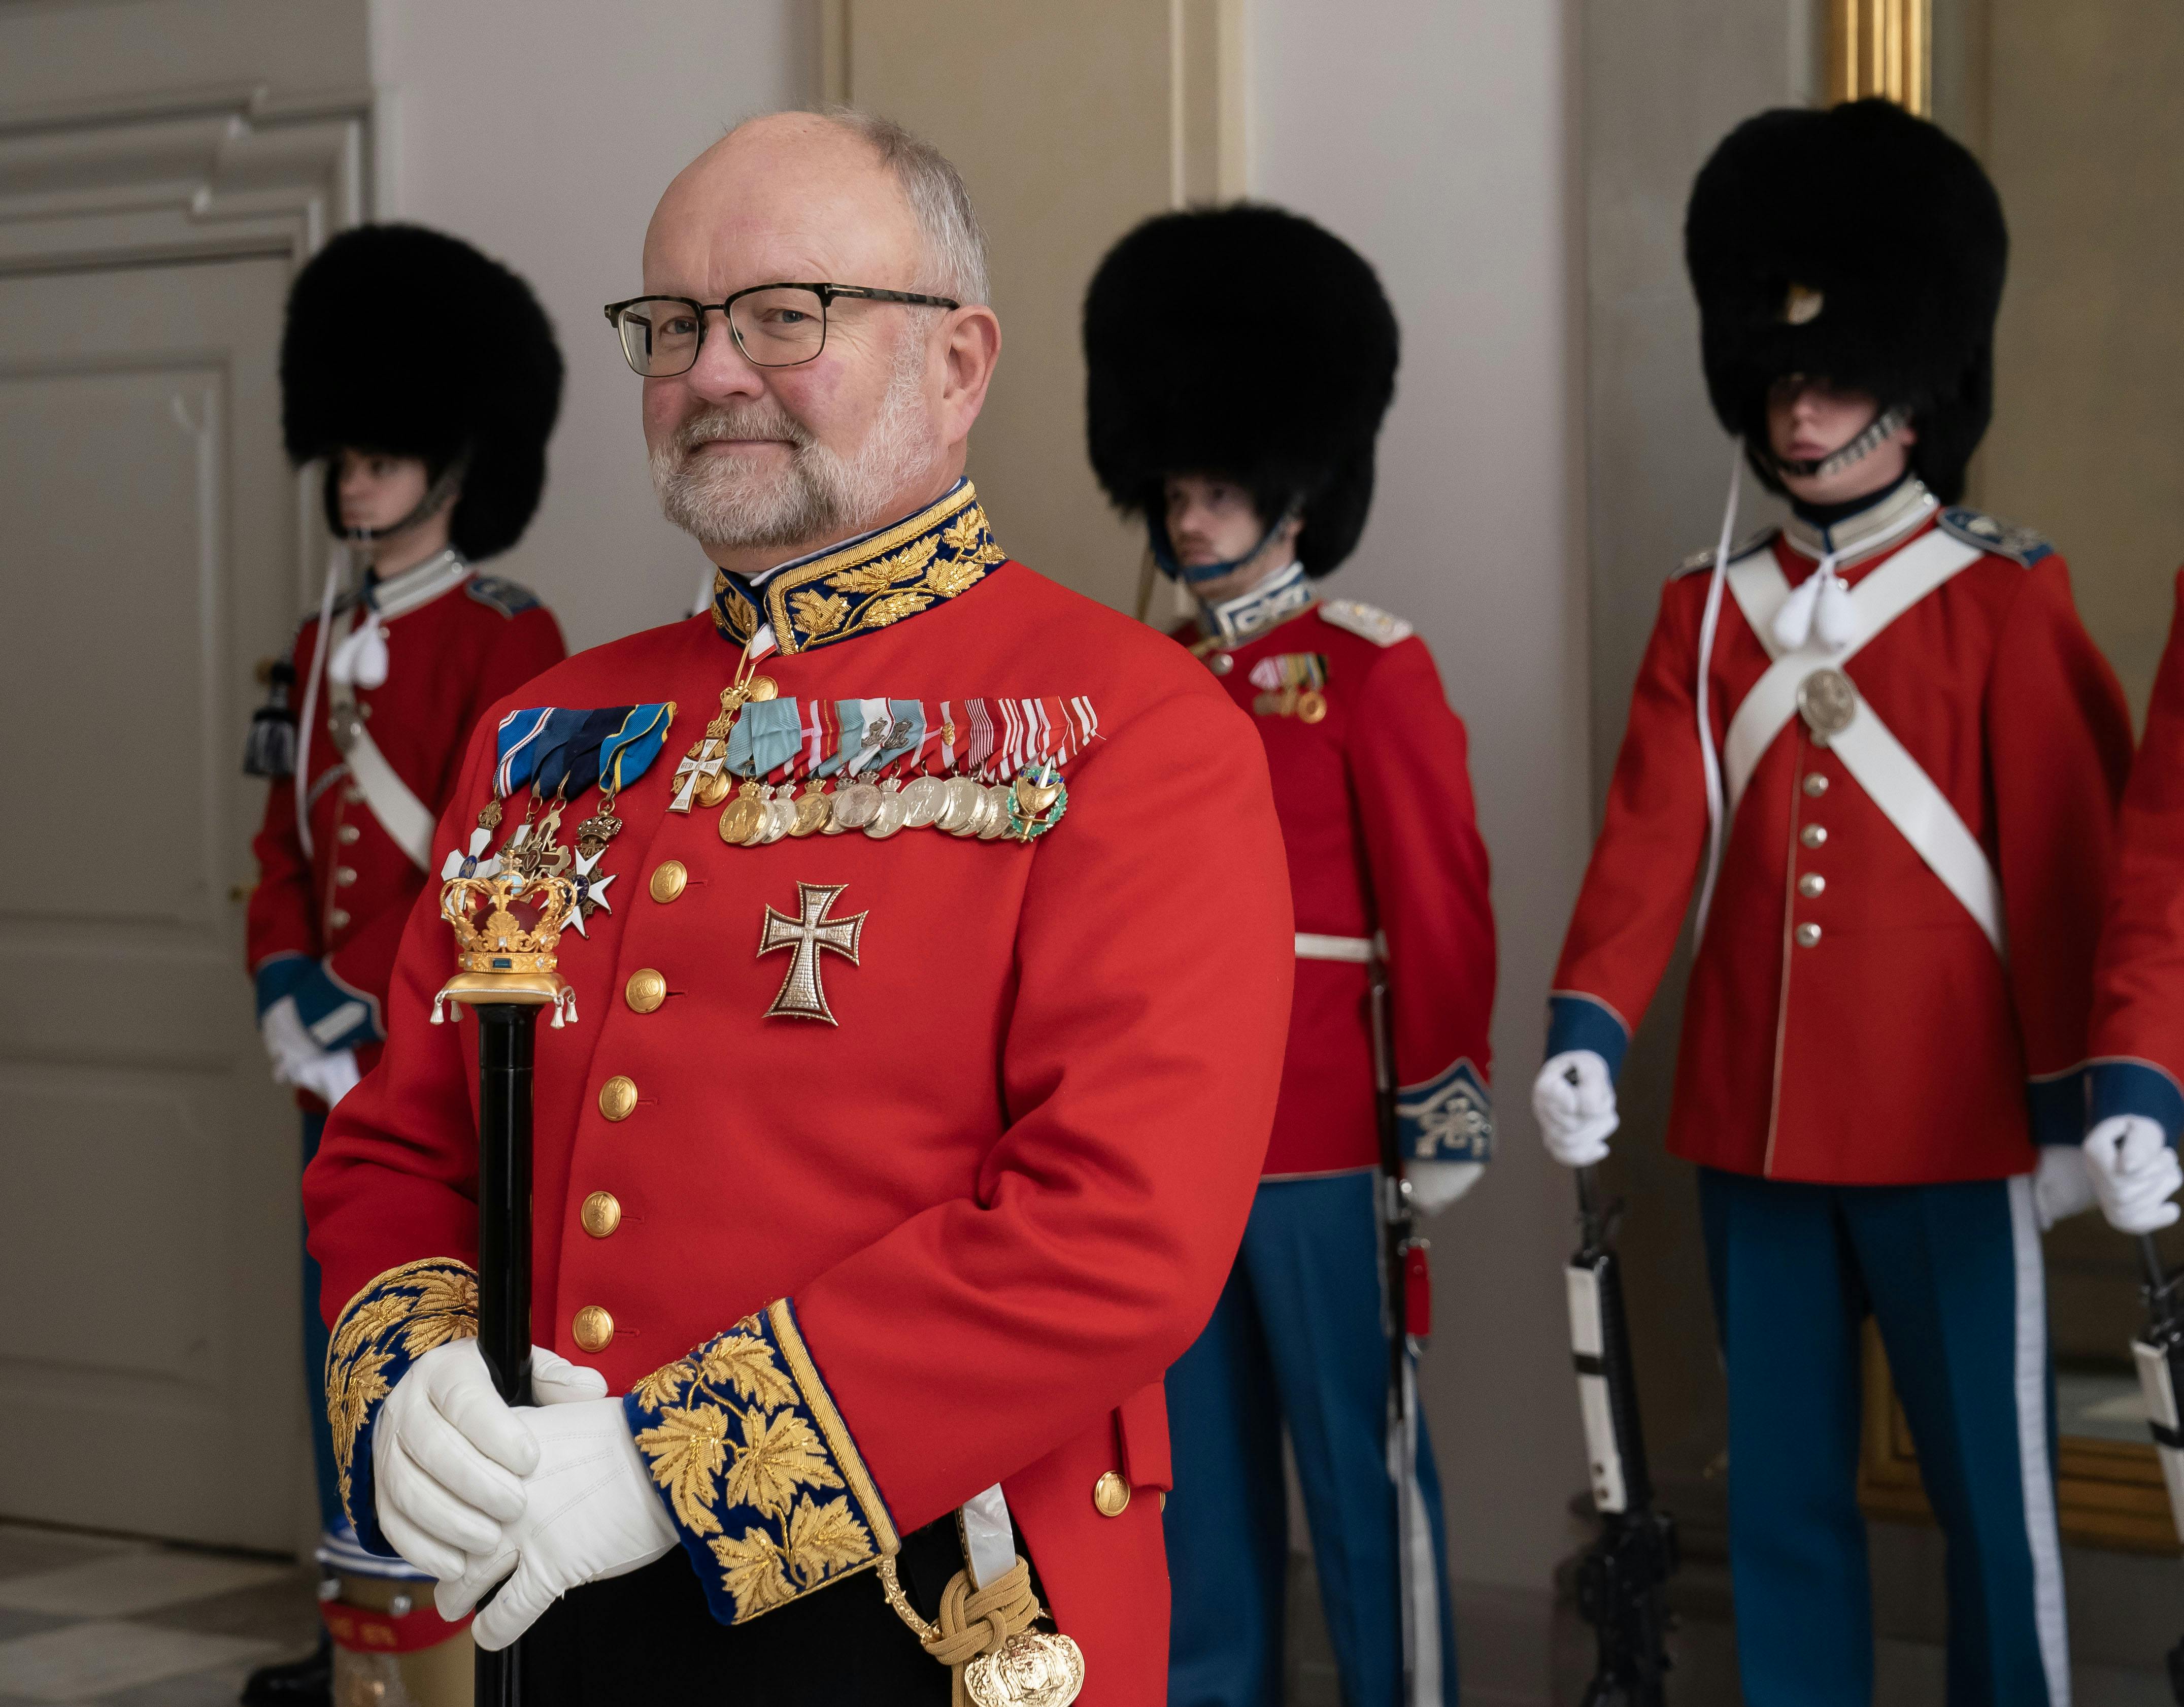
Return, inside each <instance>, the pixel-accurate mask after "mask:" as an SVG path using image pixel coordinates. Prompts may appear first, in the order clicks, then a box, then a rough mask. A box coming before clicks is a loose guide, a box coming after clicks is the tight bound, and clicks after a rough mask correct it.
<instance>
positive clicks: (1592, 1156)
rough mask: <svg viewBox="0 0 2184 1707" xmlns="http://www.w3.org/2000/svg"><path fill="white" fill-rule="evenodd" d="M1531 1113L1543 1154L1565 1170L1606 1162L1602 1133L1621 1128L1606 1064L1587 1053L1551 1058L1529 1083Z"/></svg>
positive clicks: (1568, 1051) (1567, 1052)
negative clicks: (1544, 1145) (1530, 1084)
mask: <svg viewBox="0 0 2184 1707" xmlns="http://www.w3.org/2000/svg"><path fill="white" fill-rule="evenodd" d="M1532 1113H1533V1115H1534V1117H1535V1118H1537V1119H1538V1121H1539V1123H1540V1136H1541V1139H1542V1140H1544V1141H1546V1146H1547V1154H1548V1155H1550V1156H1552V1157H1553V1158H1555V1160H1556V1161H1557V1162H1559V1163H1562V1164H1563V1167H1565V1168H1590V1167H1591V1166H1592V1165H1593V1164H1594V1163H1596V1162H1603V1161H1605V1160H1607V1135H1608V1134H1609V1133H1611V1132H1613V1131H1614V1130H1615V1129H1616V1128H1617V1127H1618V1126H1619V1125H1620V1124H1622V1121H1621V1119H1620V1118H1619V1116H1618V1115H1617V1114H1616V1112H1615V1082H1614V1080H1613V1079H1610V1078H1609V1077H1608V1073H1607V1062H1606V1061H1605V1060H1603V1059H1602V1057H1600V1056H1599V1055H1597V1054H1596V1053H1595V1052H1593V1051H1591V1050H1590V1049H1566V1050H1564V1051H1563V1052H1562V1053H1561V1054H1560V1055H1557V1056H1554V1057H1551V1058H1550V1059H1549V1060H1548V1062H1547V1064H1546V1066H1544V1067H1542V1068H1541V1069H1540V1076H1539V1077H1538V1078H1537V1079H1534V1080H1533V1081H1532Z"/></svg>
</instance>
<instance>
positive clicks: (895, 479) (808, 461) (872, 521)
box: [651, 332, 940, 549]
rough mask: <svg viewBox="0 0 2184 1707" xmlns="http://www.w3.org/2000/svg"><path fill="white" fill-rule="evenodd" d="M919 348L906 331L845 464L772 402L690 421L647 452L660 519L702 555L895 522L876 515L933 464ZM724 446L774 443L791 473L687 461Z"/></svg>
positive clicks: (725, 459)
mask: <svg viewBox="0 0 2184 1707" xmlns="http://www.w3.org/2000/svg"><path fill="white" fill-rule="evenodd" d="M924 377H925V340H924V339H923V338H922V337H919V336H917V333H916V332H906V333H905V335H904V337H902V339H901V340H900V342H899V343H897V345H896V346H895V359H894V372H893V373H892V374H891V375H890V376H889V380H888V388H887V391H886V393H885V394H884V395H883V397H882V398H881V399H880V407H879V412H878V414H877V416H875V417H874V419H873V421H872V427H870V429H869V430H868V431H867V432H866V434H865V440H864V443H862V444H861V445H859V446H858V447H857V449H855V451H853V452H852V453H851V454H850V455H848V456H846V457H844V456H842V455H838V454H837V453H836V452H834V451H833V450H831V449H828V448H827V447H826V446H825V445H822V444H821V443H817V442H816V440H815V439H814V438H813V437H812V435H811V430H810V429H809V428H807V427H805V425H804V423H803V422H801V421H798V420H796V419H795V417H794V416H791V415H790V414H789V413H788V411H787V410H784V409H783V408H782V407H781V405H780V404H777V403H774V402H772V400H770V399H766V400H760V401H755V402H750V403H745V404H738V405H736V406H733V407H731V408H726V409H706V410H699V411H698V412H696V413H694V414H693V415H691V416H688V418H687V419H685V420H684V421H682V424H681V425H680V426H678V427H677V428H676V429H675V432H674V435H673V436H672V437H671V438H670V439H669V440H668V441H667V443H665V444H663V445H660V446H659V447H658V448H657V449H655V450H654V451H653V452H652V456H651V463H652V485H653V489H654V490H655V492H657V493H658V494H660V509H661V510H663V511H665V512H666V516H667V519H668V520H669V521H670V522H673V523H674V524H675V525H676V526H677V527H680V528H681V529H682V531H683V532H684V533H688V534H690V535H692V536H693V537H694V538H696V539H697V540H698V541H699V544H704V545H706V546H709V547H710V546H728V547H733V548H743V547H750V546H760V547H772V548H777V549H788V548H789V547H792V546H795V545H800V544H805V542H807V541H811V540H828V539H841V538H848V537H849V536H850V535H851V534H853V533H863V532H864V531H866V529H868V528H872V527H878V526H879V525H881V524H882V523H883V522H889V521H891V520H893V517H892V516H886V515H883V514H881V513H880V511H881V510H882V509H883V506H885V505H887V504H888V503H889V500H890V499H893V498H894V495H895V494H897V493H900V492H901V491H902V490H903V489H904V488H906V487H909V486H911V485H913V484H914V483H916V482H917V479H918V477H919V476H921V475H922V474H924V473H926V472H927V471H928V470H930V469H931V468H932V467H933V465H934V464H935V463H936V462H938V461H939V455H940V448H939V445H937V444H936V443H934V442H933V422H932V418H931V416H930V415H929V414H928V411H927V410H926V407H925V399H924V393H923V382H924ZM723 438H777V439H783V440H785V441H787V442H788V444H789V445H790V446H791V451H790V456H789V463H788V468H787V469H786V470H785V471H783V472H782V473H781V474H779V475H777V476H774V477H765V476H761V475H760V474H759V473H757V472H756V471H754V470H752V469H750V468H749V467H748V466H738V460H737V459H736V458H735V457H733V455H731V456H704V457H701V456H697V455H693V452H694V450H695V449H696V448H697V447H698V446H699V445H701V444H707V443H712V442H713V441H715V440H716V439H723Z"/></svg>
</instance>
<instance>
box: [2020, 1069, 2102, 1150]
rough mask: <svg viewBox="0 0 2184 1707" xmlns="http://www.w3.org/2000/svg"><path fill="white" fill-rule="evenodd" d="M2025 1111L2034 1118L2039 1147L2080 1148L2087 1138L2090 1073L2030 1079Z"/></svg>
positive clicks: (2081, 1071)
mask: <svg viewBox="0 0 2184 1707" xmlns="http://www.w3.org/2000/svg"><path fill="white" fill-rule="evenodd" d="M2025 1111H2026V1113H2029V1114H2030V1115H2031V1117H2032V1141H2033V1142H2034V1143H2035V1144H2077V1143H2082V1142H2083V1141H2084V1140H2085V1136H2086V1124H2087V1122H2086V1069H2085V1068H2082V1067H2073V1068H2071V1069H2070V1071H2069V1072H2067V1073H2051V1074H2048V1076H2047V1077H2046V1078H2044V1079H2029V1080H2027V1081H2026V1083H2025Z"/></svg>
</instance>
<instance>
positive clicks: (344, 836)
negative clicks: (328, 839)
mask: <svg viewBox="0 0 2184 1707" xmlns="http://www.w3.org/2000/svg"><path fill="white" fill-rule="evenodd" d="M336 834H337V835H338V837H339V839H340V840H341V842H342V844H343V846H348V845H351V844H353V843H354V842H355V840H357V838H358V837H359V836H361V835H362V834H364V832H363V831H362V830H360V829H359V828H357V827H356V826H355V825H354V824H343V826H342V827H341V828H340V829H339V830H338V831H337V833H336Z"/></svg>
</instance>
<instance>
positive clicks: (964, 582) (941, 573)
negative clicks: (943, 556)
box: [919, 557, 986, 599]
mask: <svg viewBox="0 0 2184 1707" xmlns="http://www.w3.org/2000/svg"><path fill="white" fill-rule="evenodd" d="M985 572H986V571H985V566H984V565H983V563H981V562H980V561H979V560H978V559H977V558H976V557H958V558H957V559H956V561H954V562H952V563H935V564H934V565H933V567H932V568H931V569H929V570H928V571H927V572H926V575H925V579H924V581H923V582H922V583H921V584H920V589H919V590H920V591H924V592H932V593H935V594H939V596H940V597H941V598H943V599H953V598H954V597H955V596H956V594H958V593H961V591H962V590H963V589H965V588H966V587H968V586H969V585H970V584H971V583H972V582H973V581H976V580H977V579H978V577H980V576H981V575H983V574H984V573H985Z"/></svg>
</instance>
